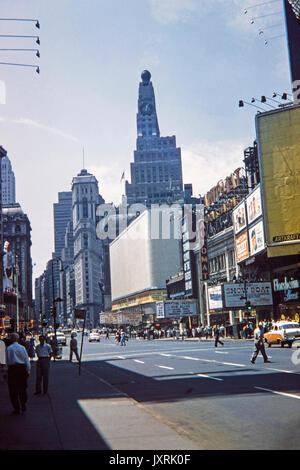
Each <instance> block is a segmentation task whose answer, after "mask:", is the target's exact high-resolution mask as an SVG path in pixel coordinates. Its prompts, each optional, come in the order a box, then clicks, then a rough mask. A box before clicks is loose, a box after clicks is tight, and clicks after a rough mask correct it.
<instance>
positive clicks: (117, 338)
mask: <svg viewBox="0 0 300 470" xmlns="http://www.w3.org/2000/svg"><path fill="white" fill-rule="evenodd" d="M115 340H116V343H117V344H120V341H121V333H120V332H119V331H117V332H116V338H115Z"/></svg>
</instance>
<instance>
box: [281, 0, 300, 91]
mask: <svg viewBox="0 0 300 470" xmlns="http://www.w3.org/2000/svg"><path fill="white" fill-rule="evenodd" d="M284 8H285V17H286V28H287V36H288V50H289V58H290V68H291V78H292V84H293V88H294V89H297V88H298V87H299V83H295V82H296V81H300V47H299V44H300V0H284Z"/></svg>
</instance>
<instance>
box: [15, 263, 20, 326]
mask: <svg viewBox="0 0 300 470" xmlns="http://www.w3.org/2000/svg"><path fill="white" fill-rule="evenodd" d="M18 258H19V256H18V255H16V294H17V297H16V324H17V325H16V328H17V333H18V331H19V325H20V309H19V274H20V270H19V261H18Z"/></svg>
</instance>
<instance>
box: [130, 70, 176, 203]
mask: <svg viewBox="0 0 300 470" xmlns="http://www.w3.org/2000/svg"><path fill="white" fill-rule="evenodd" d="M141 77H142V82H141V83H140V85H139V98H138V114H137V148H136V151H135V152H134V162H133V163H131V183H128V181H126V196H127V203H128V204H129V205H131V204H133V203H141V204H144V205H147V206H148V207H149V206H150V205H151V204H155V203H163V202H166V203H172V202H175V201H178V200H182V199H183V183H182V166H181V149H180V148H178V147H177V146H176V137H175V136H172V137H161V136H160V130H159V125H158V119H157V113H156V104H155V95H154V89H153V85H152V82H151V81H150V79H151V74H150V72H148V71H147V70H145V71H144V72H143V73H142V76H141Z"/></svg>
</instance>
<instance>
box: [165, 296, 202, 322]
mask: <svg viewBox="0 0 300 470" xmlns="http://www.w3.org/2000/svg"><path fill="white" fill-rule="evenodd" d="M189 315H197V302H196V300H165V301H164V302H156V318H157V319H159V318H180V317H183V316H189Z"/></svg>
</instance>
